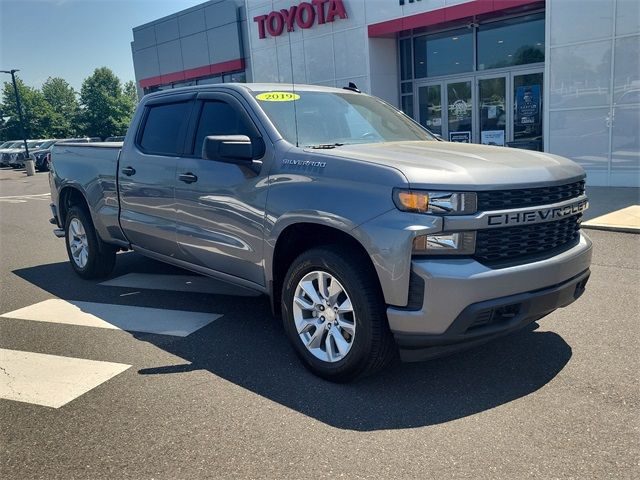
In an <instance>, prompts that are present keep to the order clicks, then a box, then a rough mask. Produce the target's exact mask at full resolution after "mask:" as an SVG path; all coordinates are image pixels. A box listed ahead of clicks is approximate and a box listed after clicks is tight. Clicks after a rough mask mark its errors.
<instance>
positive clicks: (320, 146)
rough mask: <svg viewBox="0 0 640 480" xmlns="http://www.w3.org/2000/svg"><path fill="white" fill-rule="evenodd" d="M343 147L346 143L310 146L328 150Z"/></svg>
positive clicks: (310, 146)
mask: <svg viewBox="0 0 640 480" xmlns="http://www.w3.org/2000/svg"><path fill="white" fill-rule="evenodd" d="M342 145H344V143H321V144H319V145H309V148H314V149H328V148H336V147H341V146H342Z"/></svg>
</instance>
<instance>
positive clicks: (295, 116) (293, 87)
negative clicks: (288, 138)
mask: <svg viewBox="0 0 640 480" xmlns="http://www.w3.org/2000/svg"><path fill="white" fill-rule="evenodd" d="M287 37H289V62H290V64H291V93H292V94H293V102H292V103H293V123H294V125H295V128H296V147H299V146H300V145H299V142H298V110H297V108H296V98H295V97H296V82H295V78H294V75H293V49H292V48H291V32H287Z"/></svg>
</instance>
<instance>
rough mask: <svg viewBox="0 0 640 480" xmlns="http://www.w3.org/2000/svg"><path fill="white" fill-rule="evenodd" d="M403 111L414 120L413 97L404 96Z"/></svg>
mask: <svg viewBox="0 0 640 480" xmlns="http://www.w3.org/2000/svg"><path fill="white" fill-rule="evenodd" d="M402 111H403V112H404V113H406V114H407V115H409V116H410V117H411V118H413V95H403V96H402Z"/></svg>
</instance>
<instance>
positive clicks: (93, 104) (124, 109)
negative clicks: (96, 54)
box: [80, 67, 135, 139]
mask: <svg viewBox="0 0 640 480" xmlns="http://www.w3.org/2000/svg"><path fill="white" fill-rule="evenodd" d="M80 103H81V109H82V110H81V118H82V124H83V131H84V133H85V134H86V135H88V136H91V137H101V138H103V139H104V138H106V137H110V136H113V135H124V134H125V133H126V131H127V127H128V126H129V122H130V121H131V117H132V116H133V111H134V109H135V102H134V101H133V99H132V98H131V97H130V96H129V95H127V94H126V93H125V89H124V87H123V85H122V82H121V81H120V79H119V78H118V77H117V76H116V75H115V74H114V73H113V72H112V71H111V70H110V69H109V68H107V67H101V68H96V69H95V70H94V72H93V74H91V75H90V76H89V77H87V78H86V79H85V81H84V82H83V83H82V88H81V89H80Z"/></svg>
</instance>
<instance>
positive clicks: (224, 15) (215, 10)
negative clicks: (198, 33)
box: [204, 1, 238, 28]
mask: <svg viewBox="0 0 640 480" xmlns="http://www.w3.org/2000/svg"><path fill="white" fill-rule="evenodd" d="M204 12H205V18H206V22H207V28H215V27H219V26H221V25H227V24H229V23H233V22H237V21H238V7H237V6H236V4H235V2H233V1H225V2H221V3H216V4H214V5H209V6H208V7H206V8H205V9H204Z"/></svg>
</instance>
